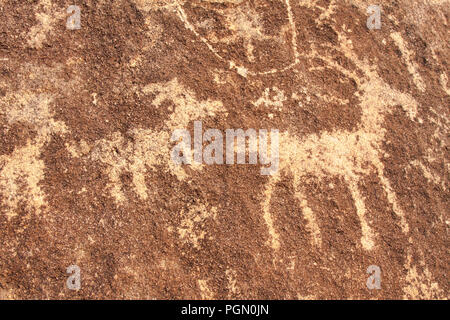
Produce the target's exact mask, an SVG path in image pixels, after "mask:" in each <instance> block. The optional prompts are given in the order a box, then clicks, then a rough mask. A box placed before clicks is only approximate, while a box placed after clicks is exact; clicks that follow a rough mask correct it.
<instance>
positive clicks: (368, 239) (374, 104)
mask: <svg viewBox="0 0 450 320" xmlns="http://www.w3.org/2000/svg"><path fill="white" fill-rule="evenodd" d="M340 40H341V48H340V50H341V52H342V53H344V54H345V55H346V57H347V58H349V59H350V60H351V61H353V62H354V63H355V65H356V66H357V67H358V69H360V71H362V72H363V74H364V77H363V79H360V77H358V76H357V75H356V72H352V71H349V70H346V69H344V68H342V67H341V66H340V65H338V64H337V63H335V62H334V61H333V60H331V59H330V58H327V57H320V56H316V58H319V59H321V60H323V61H324V62H326V63H327V65H328V66H329V67H332V68H335V69H337V70H338V71H340V72H342V73H343V74H344V75H345V76H347V77H349V78H351V79H353V80H354V81H355V82H356V84H357V85H358V88H359V90H358V92H357V93H356V95H357V96H358V98H359V100H360V107H361V109H362V116H361V120H360V123H359V126H358V128H357V129H356V130H354V131H345V130H339V129H337V130H333V131H331V132H327V131H325V132H322V133H320V134H311V135H309V136H306V137H304V138H298V137H296V136H293V135H291V134H289V133H288V132H284V133H281V134H280V170H279V171H278V174H277V175H274V176H271V177H270V178H269V181H268V183H267V185H266V188H265V199H264V201H263V203H262V206H263V213H264V220H265V222H266V224H267V227H268V230H269V235H270V238H269V244H270V245H271V246H272V248H273V249H275V250H277V249H278V248H279V247H280V241H279V236H278V234H277V232H276V229H275V226H274V224H273V217H272V214H271V212H270V202H271V198H272V194H273V189H274V187H275V185H276V183H277V181H279V179H280V174H282V173H283V172H284V173H291V174H292V176H293V185H294V188H295V191H296V197H297V198H298V199H299V201H300V204H301V207H302V211H303V215H304V217H305V219H306V221H307V228H308V229H309V231H310V233H311V234H312V237H313V242H314V244H315V245H317V246H320V244H321V237H320V229H319V226H318V224H317V222H316V219H315V215H314V213H313V212H312V210H311V209H310V208H309V207H308V203H307V200H306V198H305V197H304V196H303V193H302V186H301V184H302V178H304V177H305V176H307V175H308V176H315V177H317V178H318V179H322V178H324V177H326V176H339V177H342V178H343V179H344V181H345V182H346V183H347V186H348V188H349V190H350V193H351V195H352V197H353V200H354V204H355V207H356V212H357V215H358V217H359V220H360V223H361V229H362V238H361V244H362V247H363V248H364V249H366V250H371V249H372V248H373V247H374V246H375V236H376V235H375V234H374V232H373V231H372V229H371V227H370V221H368V220H367V218H366V207H365V204H364V199H363V197H362V196H361V193H360V190H359V188H358V182H359V180H360V179H361V178H362V177H363V176H364V175H367V174H369V173H372V172H374V173H376V175H377V176H378V178H379V180H380V183H381V185H382V186H383V189H384V191H385V192H386V194H387V199H388V200H389V203H390V204H391V205H392V206H393V209H394V211H395V213H396V214H397V215H398V216H399V218H400V224H401V227H402V230H403V232H404V233H405V234H406V233H407V232H408V224H407V222H406V220H405V215H404V213H403V211H402V209H401V208H400V206H399V205H398V203H397V199H396V195H395V193H394V191H393V189H392V187H391V185H390V182H389V180H388V179H387V178H386V177H385V176H384V173H383V171H384V165H383V163H382V161H381V158H382V155H383V150H382V143H383V141H384V136H385V132H386V129H385V128H384V127H383V123H384V117H385V115H386V114H387V113H390V112H391V111H392V109H393V107H394V106H397V105H401V106H402V108H403V109H404V110H405V111H406V112H407V114H408V115H409V117H410V118H411V119H412V120H413V119H414V118H415V115H416V112H417V102H416V101H415V100H414V99H413V98H412V97H411V96H409V95H408V94H405V93H402V92H399V91H397V90H395V89H392V88H391V87H390V86H389V85H387V84H386V83H385V82H384V81H383V80H382V79H381V78H380V77H379V76H378V74H377V72H376V71H375V70H374V69H373V68H371V67H370V66H369V65H368V64H367V63H365V62H363V61H361V60H359V59H358V58H357V57H356V55H355V54H354V53H353V52H352V50H351V47H349V43H350V42H349V41H347V40H346V39H345V38H344V37H343V36H342V35H341V36H340Z"/></svg>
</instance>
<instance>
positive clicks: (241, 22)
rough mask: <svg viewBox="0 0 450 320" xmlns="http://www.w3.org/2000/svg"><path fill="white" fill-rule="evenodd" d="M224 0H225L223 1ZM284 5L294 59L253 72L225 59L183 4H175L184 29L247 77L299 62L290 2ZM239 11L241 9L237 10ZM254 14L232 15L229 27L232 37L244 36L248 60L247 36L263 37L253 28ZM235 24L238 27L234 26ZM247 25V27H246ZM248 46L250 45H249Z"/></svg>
mask: <svg viewBox="0 0 450 320" xmlns="http://www.w3.org/2000/svg"><path fill="white" fill-rule="evenodd" d="M225 2H226V1H225ZM283 2H284V4H285V6H286V10H287V15H288V22H289V28H290V31H291V33H292V36H291V37H290V38H291V41H290V45H291V46H292V50H293V52H294V61H292V62H291V63H289V64H288V65H287V66H285V67H283V68H278V69H276V68H273V69H271V70H267V71H263V72H254V71H251V70H248V68H247V67H245V66H243V65H240V64H239V63H236V62H235V61H233V60H228V59H225V58H224V57H222V56H221V54H220V53H219V52H218V50H217V49H215V48H214V46H213V45H212V44H211V43H210V41H208V40H207V39H206V38H205V37H203V36H202V35H201V34H200V33H199V32H198V31H197V28H196V27H195V26H194V25H193V24H192V23H191V22H190V21H189V18H188V16H187V15H186V12H185V11H184V9H183V6H182V4H181V2H180V1H176V4H177V13H178V16H179V17H180V19H181V20H182V21H183V23H184V25H185V27H186V29H188V30H190V31H191V32H192V33H194V34H195V36H197V37H198V38H199V39H200V40H201V41H202V42H203V43H204V44H205V45H206V46H207V47H208V49H209V50H210V51H211V52H212V53H213V54H214V55H215V56H216V57H217V58H218V59H219V60H221V61H226V62H227V64H228V65H229V68H230V69H232V70H235V71H236V72H237V73H239V74H240V75H242V76H244V77H247V75H251V76H256V75H267V74H274V73H278V72H284V71H287V70H290V69H291V68H292V67H294V66H295V65H297V64H298V63H299V61H300V60H299V56H300V55H299V53H298V49H297V42H296V39H297V29H296V26H295V21H294V18H293V14H292V8H291V4H290V0H284V1H283ZM233 3H235V4H242V3H243V1H239V2H233ZM238 12H241V11H238ZM254 17H255V15H253V18H249V17H248V15H241V14H239V13H238V14H237V15H235V16H234V18H231V20H232V22H233V23H234V24H233V25H234V27H231V29H232V30H237V35H236V34H235V36H234V37H236V36H238V35H241V36H243V37H244V39H247V40H246V43H247V48H248V52H250V54H249V56H250V60H254V58H253V53H252V48H251V43H250V42H249V38H250V37H252V36H253V37H255V36H256V37H262V38H265V37H264V36H263V35H262V34H261V31H260V29H258V28H254V25H255V23H257V18H254ZM236 25H237V26H238V27H236ZM246 27H247V28H246ZM248 27H250V30H253V31H251V32H250V33H249V32H248ZM239 30H245V32H240V33H239ZM231 39H233V38H228V39H227V40H228V42H229V41H230V40H231ZM249 46H250V47H249Z"/></svg>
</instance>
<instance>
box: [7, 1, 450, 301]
mask: <svg viewBox="0 0 450 320" xmlns="http://www.w3.org/2000/svg"><path fill="white" fill-rule="evenodd" d="M71 4H77V5H79V6H80V8H81V24H82V27H81V29H80V30H67V29H66V20H67V18H68V17H69V16H70V14H67V13H66V10H67V8H68V7H69V5H71ZM370 4H373V1H356V0H329V1H326V0H279V1H275V0H274V1H269V0H252V1H244V0H236V1H212V0H210V1H200V0H195V1H184V0H167V1H156V0H152V1H151V0H134V1H133V0H115V1H104V0H96V1H94V0H91V1H89V0H87V1H81V0H80V1H78V0H77V1H63V0H58V1H57V0H35V1H27V2H26V3H25V1H14V0H0V17H1V22H0V297H1V298H6V299H29V298H39V299H40V298H44V299H49V298H50V299H78V298H87V299H101V298H119V299H122V298H123V299H130V298H139V299H152V298H164V299H178V298H186V299H190V298H194V299H198V298H205V299H207V298H217V299H224V298H231V299H234V298H244V299H246V298H258V299H304V298H306V299H308V298H313V299H314V298H315V299H321V298H337V299H342V298H346V299H347V298H357V299H388V298H389V299H391V298H395V299H401V298H406V299H412V298H419V299H424V298H431V299H436V298H439V299H448V297H449V282H448V279H447V274H448V271H449V253H448V248H449V238H448V231H449V230H448V228H449V212H448V208H449V194H448V185H449V163H448V158H449V149H448V144H447V142H448V128H449V120H448V118H449V102H450V97H449V94H450V88H449V83H448V79H449V77H450V74H449V68H448V62H449V58H450V56H449V53H450V51H449V45H448V40H449V33H448V30H449V26H448V20H449V13H450V5H449V1H440V0H398V1H385V0H383V1H381V0H379V1H378V4H380V5H382V9H383V12H382V28H381V30H368V28H367V27H366V20H367V17H368V15H367V12H366V9H367V7H368V5H370ZM195 120H202V121H203V127H204V128H217V129H219V130H222V131H225V129H228V128H244V129H247V128H254V129H256V130H258V129H271V128H274V129H279V130H280V167H279V170H278V172H277V174H275V175H272V176H263V175H261V174H260V165H248V164H247V165H200V166H194V165H183V166H181V167H177V166H175V165H174V164H173V163H172V161H171V160H170V150H171V148H172V143H171V142H170V136H171V133H172V131H173V130H174V129H176V128H189V130H192V127H193V122H194V121H195ZM73 264H76V265H78V266H79V267H80V268H81V277H82V288H81V290H79V291H71V290H68V289H67V288H66V279H67V277H68V274H66V268H67V267H68V266H69V265H73ZM370 265H378V266H380V268H381V271H382V274H381V277H382V283H381V285H382V289H381V290H368V289H367V287H366V280H367V277H368V276H369V275H368V274H367V273H366V269H367V267H368V266H370Z"/></svg>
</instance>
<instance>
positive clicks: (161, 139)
mask: <svg viewBox="0 0 450 320" xmlns="http://www.w3.org/2000/svg"><path fill="white" fill-rule="evenodd" d="M141 91H142V93H143V94H155V95H156V97H155V99H154V100H153V105H154V106H155V107H157V108H162V103H163V102H165V101H169V102H171V104H170V106H169V111H171V113H170V116H169V118H168V119H167V120H166V121H165V126H164V129H163V130H161V131H155V130H152V129H142V128H134V129H132V130H130V132H129V134H130V135H131V136H132V137H133V140H132V141H128V140H126V139H125V138H124V137H123V136H122V135H121V134H120V133H119V132H115V133H114V134H113V135H112V136H111V137H108V138H106V139H100V140H99V141H96V142H95V143H94V144H93V145H91V146H89V145H86V142H84V141H83V142H80V143H79V144H76V143H72V144H68V145H67V148H68V150H69V152H71V154H72V155H75V156H78V157H79V156H87V157H88V158H90V159H91V160H94V161H100V162H101V163H103V164H104V165H105V166H106V173H107V175H108V177H109V179H110V181H111V182H110V183H109V185H108V190H110V193H111V195H112V196H113V198H114V199H115V201H116V203H117V204H123V203H124V202H126V197H125V195H124V193H123V191H122V189H123V187H124V186H123V185H122V182H121V179H120V177H121V175H122V174H123V173H126V172H129V173H131V175H132V182H133V189H134V191H135V192H136V194H137V195H138V196H139V198H140V199H141V200H146V199H147V198H148V192H149V190H148V188H147V186H146V182H145V175H146V172H147V170H148V169H151V170H156V168H157V167H158V166H161V165H162V166H165V167H166V168H167V170H168V171H169V172H170V173H171V174H173V175H175V176H177V178H178V179H179V180H184V179H186V178H187V175H186V173H185V170H184V169H183V168H182V167H181V166H177V165H176V164H174V162H173V161H172V160H171V159H170V135H171V133H172V131H173V130H174V129H176V128H186V127H187V125H188V124H189V123H190V122H191V121H193V120H198V119H202V118H204V117H208V116H211V117H212V116H216V115H218V114H220V113H224V108H223V104H222V102H220V101H210V100H207V101H198V100H197V99H196V98H195V94H194V93H193V92H191V91H189V90H187V89H186V88H184V87H183V86H182V85H181V84H180V83H179V82H178V80H177V79H176V78H175V79H173V80H171V81H169V82H166V83H161V84H149V85H147V86H145V87H143V88H142V90H141ZM83 150H84V151H83ZM191 168H192V169H194V170H201V168H202V165H201V164H196V165H193V166H191Z"/></svg>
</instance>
